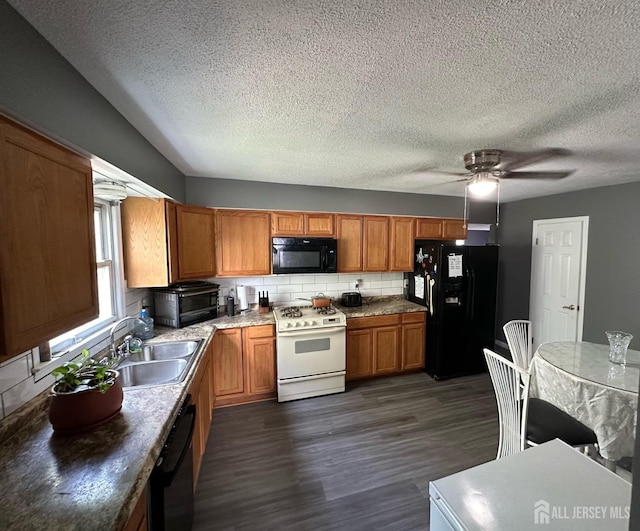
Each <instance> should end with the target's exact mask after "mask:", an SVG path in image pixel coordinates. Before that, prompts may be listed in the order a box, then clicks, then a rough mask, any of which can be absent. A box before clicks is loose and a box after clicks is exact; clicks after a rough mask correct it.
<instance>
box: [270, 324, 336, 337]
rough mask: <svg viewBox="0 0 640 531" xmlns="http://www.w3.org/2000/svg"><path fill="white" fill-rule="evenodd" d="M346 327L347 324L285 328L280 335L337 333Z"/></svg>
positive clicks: (295, 335)
mask: <svg viewBox="0 0 640 531" xmlns="http://www.w3.org/2000/svg"><path fill="white" fill-rule="evenodd" d="M345 328H346V326H332V327H330V328H314V329H313V330H290V331H289V330H285V331H283V332H278V335H279V336H286V337H298V336H311V335H314V336H317V335H326V334H335V333H337V332H341V331H343V330H344V329H345Z"/></svg>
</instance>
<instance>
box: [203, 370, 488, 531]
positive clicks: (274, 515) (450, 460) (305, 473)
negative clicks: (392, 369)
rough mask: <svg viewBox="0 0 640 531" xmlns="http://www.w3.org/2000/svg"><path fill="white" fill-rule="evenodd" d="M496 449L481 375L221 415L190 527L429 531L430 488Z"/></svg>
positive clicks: (367, 385) (395, 382)
mask: <svg viewBox="0 0 640 531" xmlns="http://www.w3.org/2000/svg"><path fill="white" fill-rule="evenodd" d="M497 446H498V417H497V410H496V402H495V398H494V394H493V387H492V386H491V380H490V378H489V375H488V374H481V375H476V376H469V377H464V378H457V379H454V380H448V381H443V382H436V381H434V380H433V379H431V378H430V377H429V376H428V375H427V374H425V373H417V374H409V375H405V376H396V377H391V378H386V379H379V380H370V381H366V382H362V383H357V384H351V385H349V386H348V388H347V392H346V393H342V394H338V395H331V396H324V397H316V398H310V399H306V400H298V401H295V402H287V403H282V404H278V403H277V402H262V403H258V404H248V405H244V406H235V407H229V408H224V409H219V410H216V411H215V413H214V419H213V426H212V429H211V434H210V438H209V443H208V448H207V453H206V454H205V456H204V462H203V465H202V471H201V473H200V481H199V486H198V491H197V493H196V500H195V522H194V526H193V529H194V530H196V531H200V530H212V529H215V530H218V529H220V530H227V529H238V530H253V529H255V530H266V529H278V530H282V529H295V530H324V529H327V530H329V529H344V530H350V531H351V530H359V529H362V530H365V529H366V530H374V529H390V530H409V529H428V528H429V493H428V492H429V481H431V480H435V479H438V478H441V477H444V476H447V475H449V474H452V473H454V472H458V471H460V470H463V469H466V468H469V467H472V466H474V465H477V464H480V463H484V462H486V461H489V460H491V459H494V458H495V455H496V449H497Z"/></svg>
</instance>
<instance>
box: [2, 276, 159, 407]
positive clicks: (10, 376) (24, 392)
mask: <svg viewBox="0 0 640 531" xmlns="http://www.w3.org/2000/svg"><path fill="white" fill-rule="evenodd" d="M151 302H152V296H151V290H149V289H147V288H144V289H130V290H127V291H126V293H125V305H126V314H127V315H139V314H140V310H141V309H142V306H143V304H144V305H149V304H151ZM108 346H109V341H108V339H107V340H101V341H96V342H94V343H91V344H88V345H87V346H86V348H87V349H89V352H90V354H91V355H94V354H97V353H98V352H100V351H101V350H104V349H105V348H107V347H108ZM39 357H40V355H39V351H38V349H37V348H35V349H33V350H28V351H27V352H25V353H24V354H22V355H20V356H17V357H15V358H12V359H11V360H9V361H6V362H4V363H2V364H0V420H2V419H3V418H4V417H6V416H7V415H9V414H11V413H12V412H13V411H15V410H16V409H18V408H19V407H20V406H22V405H23V404H26V403H27V402H28V401H29V400H31V399H32V398H34V397H35V396H37V395H39V394H40V393H42V392H43V391H46V390H47V389H49V388H50V387H51V386H52V385H53V382H54V378H53V376H51V375H50V374H49V372H50V370H51V369H49V370H47V368H46V365H43V364H40V361H39ZM34 367H35V368H36V369H39V372H36V374H33V373H32V369H33V368H34Z"/></svg>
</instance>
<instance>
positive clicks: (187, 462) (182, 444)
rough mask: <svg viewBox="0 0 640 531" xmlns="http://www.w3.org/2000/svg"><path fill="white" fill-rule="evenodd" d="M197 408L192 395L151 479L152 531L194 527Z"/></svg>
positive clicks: (150, 517) (188, 396) (181, 410)
mask: <svg viewBox="0 0 640 531" xmlns="http://www.w3.org/2000/svg"><path fill="white" fill-rule="evenodd" d="M195 420H196V406H195V404H191V395H187V398H186V400H185V401H184V403H183V404H182V406H181V407H180V410H179V411H178V416H177V417H176V420H175V422H174V423H173V426H172V427H171V432H170V433H169V436H168V437H167V440H166V441H165V443H164V447H163V448H162V451H161V452H160V457H158V460H157V461H156V466H155V467H154V469H153V472H152V473H151V477H150V479H149V529H151V530H152V531H173V530H179V531H187V530H189V529H191V525H192V523H193V452H192V450H191V439H192V437H193V428H194V426H195Z"/></svg>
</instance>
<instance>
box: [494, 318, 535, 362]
mask: <svg viewBox="0 0 640 531" xmlns="http://www.w3.org/2000/svg"><path fill="white" fill-rule="evenodd" d="M502 330H504V335H505V337H506V338H507V344H508V345H509V351H510V352H511V356H512V358H513V361H514V363H515V364H516V365H517V366H518V367H520V368H521V369H524V370H525V371H528V370H529V365H531V359H532V358H533V352H532V342H533V341H532V339H533V338H532V337H531V321H526V320H523V319H516V320H513V321H509V322H508V323H507V324H505V325H504V326H503V327H502Z"/></svg>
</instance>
